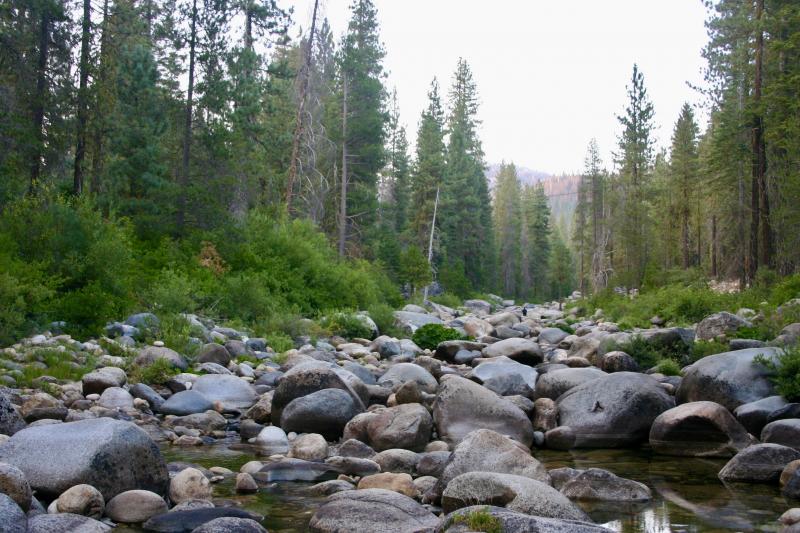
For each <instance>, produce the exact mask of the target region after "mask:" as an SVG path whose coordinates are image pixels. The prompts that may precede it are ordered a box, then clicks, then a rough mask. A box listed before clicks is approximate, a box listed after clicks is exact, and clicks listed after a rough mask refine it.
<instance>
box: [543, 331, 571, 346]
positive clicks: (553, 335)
mask: <svg viewBox="0 0 800 533" xmlns="http://www.w3.org/2000/svg"><path fill="white" fill-rule="evenodd" d="M568 336H569V333H567V332H566V331H564V330H563V329H560V328H542V330H541V331H540V332H539V338H538V342H539V344H552V345H556V344H558V343H559V342H561V341H563V340H564V339H566V338H567V337H568Z"/></svg>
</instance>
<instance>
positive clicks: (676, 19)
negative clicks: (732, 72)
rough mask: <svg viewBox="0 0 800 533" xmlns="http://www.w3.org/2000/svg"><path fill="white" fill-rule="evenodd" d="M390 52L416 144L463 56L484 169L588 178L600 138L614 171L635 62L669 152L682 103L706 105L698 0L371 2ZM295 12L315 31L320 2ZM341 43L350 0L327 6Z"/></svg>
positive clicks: (332, 0)
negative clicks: (496, 166) (503, 166)
mask: <svg viewBox="0 0 800 533" xmlns="http://www.w3.org/2000/svg"><path fill="white" fill-rule="evenodd" d="M374 1H375V4H376V6H377V8H378V15H379V18H380V24H381V36H382V39H383V42H384V45H385V48H386V60H385V63H384V66H385V68H386V70H387V71H388V79H387V86H388V87H389V89H390V90H391V88H392V87H396V88H397V93H398V99H399V103H400V112H401V115H402V120H403V122H404V123H405V125H406V127H407V129H408V132H409V137H410V139H411V140H413V139H414V138H415V137H416V129H417V123H418V120H419V115H420V112H421V111H422V109H423V108H424V106H425V104H426V95H427V90H428V86H429V84H430V81H431V79H432V78H433V77H434V76H436V77H438V78H439V82H440V84H441V85H442V86H443V87H447V86H449V83H450V76H451V74H452V72H453V70H454V68H455V64H456V60H457V59H458V57H460V56H461V57H464V58H465V59H466V60H467V61H468V63H469V64H470V66H471V67H472V71H473V74H474V76H475V80H476V82H477V86H478V91H479V94H480V98H481V108H480V118H481V119H482V120H483V126H482V128H481V138H482V139H483V144H484V149H485V151H486V159H487V162H490V163H494V162H499V161H501V160H506V161H513V162H515V163H516V164H517V165H520V166H526V167H530V168H534V169H538V170H543V171H546V172H550V173H554V174H557V173H561V172H572V171H580V169H581V168H582V167H583V159H584V155H585V152H586V146H587V144H588V142H589V140H590V139H591V138H592V137H596V138H597V140H598V142H599V144H600V148H601V150H602V151H603V154H604V157H605V159H606V161H605V162H606V164H607V166H609V167H610V166H611V163H610V161H609V159H610V153H611V151H612V150H613V149H614V148H615V145H616V139H617V135H618V133H619V126H618V122H617V120H616V115H617V114H618V113H621V112H622V111H623V109H624V106H625V85H626V84H627V83H628V81H629V79H630V75H631V69H632V66H633V63H634V62H636V63H638V64H639V66H640V69H641V70H642V72H643V73H644V76H645V85H646V87H647V89H648V91H649V93H650V96H651V98H652V100H653V103H654V105H655V110H656V116H655V120H656V124H657V125H658V129H657V131H656V136H657V138H658V140H659V143H660V144H661V145H665V146H666V145H668V144H669V139H670V135H671V132H672V126H673V124H674V122H675V120H676V119H677V117H678V113H679V111H680V108H681V106H682V105H683V102H686V101H688V102H690V103H692V104H699V103H700V102H701V101H702V98H701V97H700V95H698V94H697V92H696V91H695V90H693V89H691V88H690V87H689V86H688V85H687V82H690V83H692V84H695V85H697V84H701V83H702V68H703V65H704V62H703V59H702V57H701V54H700V52H701V50H702V48H703V46H704V44H705V42H706V31H705V28H704V26H703V21H704V20H705V9H704V8H703V5H702V2H701V0H556V1H553V0H550V1H547V2H545V1H543V0H493V1H491V2H487V1H486V0H482V1H478V0H374ZM281 3H282V4H283V5H284V6H294V10H295V15H294V19H295V22H296V24H298V25H300V26H303V27H307V26H308V22H309V21H310V19H311V7H312V6H313V0H282V1H281ZM321 4H322V6H323V8H324V9H323V13H324V15H325V16H327V17H328V19H329V20H330V23H331V26H332V27H333V31H334V35H335V36H336V37H337V39H338V37H339V36H340V35H341V34H342V33H343V32H344V30H345V29H346V27H347V20H348V16H349V9H348V6H349V4H350V0H322V2H321Z"/></svg>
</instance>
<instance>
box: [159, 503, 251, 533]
mask: <svg viewBox="0 0 800 533" xmlns="http://www.w3.org/2000/svg"><path fill="white" fill-rule="evenodd" d="M226 517H230V518H245V519H251V520H252V519H258V520H260V519H261V518H260V517H258V516H256V515H254V514H253V513H248V512H247V511H243V510H242V509H236V508H234V507H211V508H205V509H190V510H186V511H175V510H173V511H170V512H168V513H164V514H160V515H156V516H154V517H153V518H151V519H150V520H148V521H147V522H145V523H144V525H143V527H144V529H145V530H147V531H155V532H157V533H190V532H191V531H193V530H194V529H195V528H198V527H200V526H202V525H203V524H207V523H208V522H211V521H212V520H216V519H217V518H226Z"/></svg>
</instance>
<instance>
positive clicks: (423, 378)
mask: <svg viewBox="0 0 800 533" xmlns="http://www.w3.org/2000/svg"><path fill="white" fill-rule="evenodd" d="M409 381H413V382H415V383H416V384H417V385H418V386H419V388H420V390H421V391H423V392H427V393H434V392H436V387H437V385H438V383H437V382H436V378H434V377H433V376H432V375H431V374H430V372H428V371H427V370H425V369H424V368H422V367H421V366H419V365H415V364H413V363H398V364H396V365H392V367H391V368H390V369H389V370H388V371H387V372H386V373H385V374H384V375H382V376H381V377H380V378H379V379H378V384H379V385H383V386H384V387H389V388H395V387H397V386H399V385H402V384H404V383H407V382H409Z"/></svg>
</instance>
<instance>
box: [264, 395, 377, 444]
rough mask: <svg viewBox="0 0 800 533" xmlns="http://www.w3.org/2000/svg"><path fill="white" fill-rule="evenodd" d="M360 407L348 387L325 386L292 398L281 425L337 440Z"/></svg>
mask: <svg viewBox="0 0 800 533" xmlns="http://www.w3.org/2000/svg"><path fill="white" fill-rule="evenodd" d="M361 411H362V409H361V408H360V406H359V405H357V404H356V403H355V402H354V401H353V397H352V396H351V395H350V394H348V393H347V392H346V391H344V390H342V389H323V390H320V391H317V392H313V393H311V394H307V395H305V396H301V397H299V398H296V399H294V400H292V401H291V402H290V403H289V404H288V405H287V406H286V408H285V409H283V411H282V413H281V419H280V420H281V428H283V429H284V431H295V432H297V433H320V434H322V435H323V436H324V437H325V438H326V439H329V440H337V439H338V438H339V437H341V435H342V432H343V431H344V427H345V425H347V423H348V422H349V421H350V420H351V419H352V418H353V417H355V416H356V415H357V414H358V413H360V412H361ZM273 413H274V399H273Z"/></svg>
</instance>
